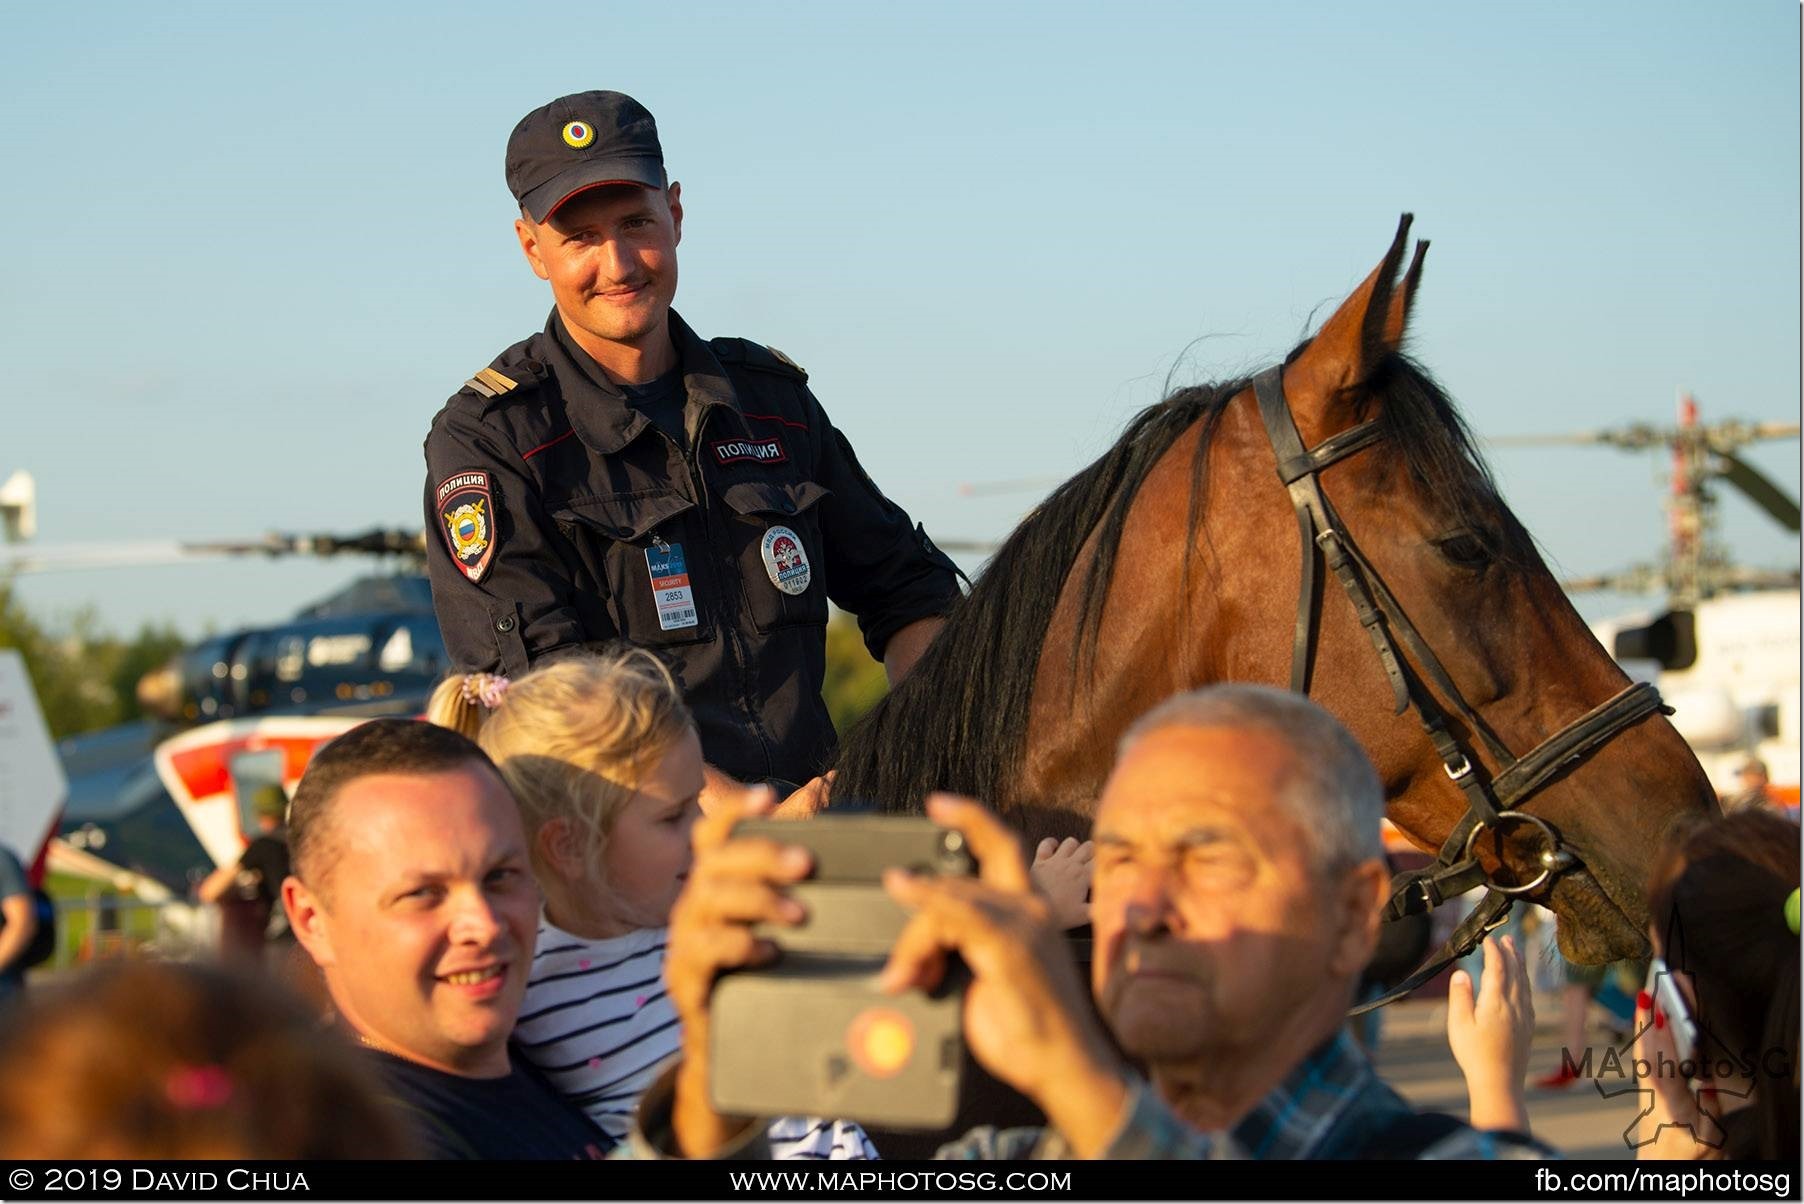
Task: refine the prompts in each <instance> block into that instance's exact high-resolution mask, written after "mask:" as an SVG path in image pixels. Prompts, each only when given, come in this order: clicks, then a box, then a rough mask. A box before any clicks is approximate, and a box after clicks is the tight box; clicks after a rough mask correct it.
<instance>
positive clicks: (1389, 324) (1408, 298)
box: [1384, 238, 1428, 351]
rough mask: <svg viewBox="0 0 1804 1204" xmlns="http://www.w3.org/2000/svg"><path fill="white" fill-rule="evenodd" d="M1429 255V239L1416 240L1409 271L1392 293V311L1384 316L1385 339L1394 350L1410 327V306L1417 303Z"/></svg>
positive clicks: (1400, 343) (1401, 342)
mask: <svg viewBox="0 0 1804 1204" xmlns="http://www.w3.org/2000/svg"><path fill="white" fill-rule="evenodd" d="M1427 255H1428V240H1427V239H1426V238H1423V239H1418V240H1417V241H1416V253H1415V254H1414V255H1412V256H1410V260H1409V271H1407V272H1405V273H1403V283H1402V284H1400V285H1398V286H1397V290H1396V292H1394V293H1393V294H1392V295H1391V308H1390V312H1389V313H1387V314H1385V316H1384V341H1385V344H1386V346H1388V347H1390V348H1391V349H1392V350H1393V351H1394V350H1396V349H1397V348H1398V347H1400V346H1402V344H1403V332H1404V331H1405V330H1406V329H1407V328H1408V327H1409V311H1410V307H1411V306H1413V305H1414V304H1415V303H1416V286H1417V285H1419V284H1421V283H1422V260H1423V259H1424V258H1426V257H1427Z"/></svg>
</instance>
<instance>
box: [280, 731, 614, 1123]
mask: <svg viewBox="0 0 1804 1204" xmlns="http://www.w3.org/2000/svg"><path fill="white" fill-rule="evenodd" d="M288 841H289V848H290V856H291V858H292V863H293V873H292V875H291V876H290V877H289V878H288V879H287V881H286V882H284V883H283V888H282V901H283V905H284V906H285V907H286V908H287V910H288V917H289V922H290V923H291V924H292V925H293V928H294V933H295V936H296V937H297V938H298V939H299V940H300V942H301V944H302V945H303V946H305V947H306V950H307V952H308V953H309V954H310V955H311V956H312V958H313V960H314V961H315V962H316V963H317V964H318V965H319V967H320V969H321V970H322V971H323V972H324V975H325V979H326V988H327V990H328V991H329V993H330V994H331V998H332V1004H333V1007H334V1008H335V1009H336V1011H337V1013H338V1019H339V1021H340V1023H341V1024H342V1025H343V1026H344V1028H345V1029H346V1031H347V1033H348V1034H349V1035H350V1036H352V1037H353V1038H355V1039H356V1040H357V1041H358V1042H359V1043H360V1044H361V1045H362V1046H363V1047H364V1049H365V1050H367V1051H368V1053H369V1055H370V1056H371V1057H372V1058H373V1059H375V1061H376V1063H377V1066H378V1069H379V1070H380V1071H381V1073H382V1075H383V1078H384V1080H385V1081H386V1082H387V1083H388V1085H389V1087H390V1090H391V1091H392V1093H393V1095H392V1098H393V1099H394V1102H396V1103H397V1104H399V1105H400V1106H401V1108H402V1110H403V1111H404V1113H405V1114H406V1115H407V1116H408V1117H410V1118H411V1119H412V1121H413V1122H414V1127H415V1129H416V1130H417V1134H418V1137H419V1141H420V1144H421V1145H422V1146H423V1147H424V1148H425V1149H426V1150H427V1151H428V1153H429V1155H430V1156H431V1157H434V1158H484V1159H490V1158H493V1159H524V1158H551V1159H565V1158H599V1157H601V1156H602V1155H603V1154H604V1153H605V1152H606V1151H607V1149H608V1147H609V1145H610V1144H611V1143H610V1141H609V1139H608V1138H607V1137H606V1136H605V1135H604V1134H602V1132H601V1131H600V1130H599V1129H597V1128H595V1127H594V1126H593V1125H592V1124H590V1122H589V1120H588V1118H587V1117H585V1116H584V1115H583V1114H582V1113H581V1112H580V1111H578V1110H577V1109H575V1108H572V1107H571V1106H570V1105H568V1104H566V1103H565V1102H564V1101H563V1099H562V1098H560V1097H559V1096H558V1094H557V1093H556V1091H554V1090H553V1089H552V1088H551V1086H550V1085H549V1084H548V1083H547V1082H546V1081H545V1080H544V1079H543V1078H541V1077H540V1076H539V1075H538V1073H537V1072H536V1071H534V1070H532V1069H531V1068H530V1067H529V1066H528V1065H527V1064H526V1063H525V1062H524V1061H522V1060H521V1059H519V1058H516V1057H513V1056H512V1055H511V1054H510V1051H509V1049H508V1036H509V1034H511V1033H512V1032H513V1029H514V1020H515V1018H516V1017H517V1016H518V1014H519V1011H520V1000H521V998H522V996H523V995H524V994H525V991H526V978H527V973H528V971H529V970H530V968H531V965H532V954H533V941H534V938H535V935H536V933H537V930H538V919H539V891H538V887H537V886H536V885H535V884H534V882H533V877H532V870H531V866H530V864H529V862H528V860H527V851H526V834H525V830H524V829H523V828H522V826H521V822H520V814H519V808H518V807H517V805H516V804H515V802H514V799H513V796H512V795H511V794H509V793H508V789H507V787H506V786H505V785H504V784H503V783H502V780H501V775H500V774H499V773H498V772H496V770H495V767H494V765H493V764H492V763H491V762H490V761H489V759H488V757H487V756H486V755H484V753H483V752H482V750H481V749H479V748H477V747H476V745H474V744H472V743H471V742H470V741H468V740H466V739H464V738H463V737H462V736H460V735H458V734H457V733H456V732H453V731H450V730H448V729H446V728H442V727H439V726H437V725H435V724H430V723H420V722H416V721H413V720H407V719H377V720H373V721H371V722H369V723H365V724H363V725H361V726H359V727H355V728H352V729H351V730H350V731H349V732H347V733H346V734H344V735H342V736H340V737H338V738H337V739H336V740H333V741H332V742H331V743H330V744H327V745H326V746H325V747H324V748H322V749H321V750H320V751H319V753H318V754H317V755H315V757H314V758H313V761H312V763H311V764H309V765H308V767H307V772H306V775H305V776H304V777H302V778H301V782H300V786H299V787H298V788H297V789H296V791H295V795H294V802H293V804H292V806H291V808H290V814H289V825H288Z"/></svg>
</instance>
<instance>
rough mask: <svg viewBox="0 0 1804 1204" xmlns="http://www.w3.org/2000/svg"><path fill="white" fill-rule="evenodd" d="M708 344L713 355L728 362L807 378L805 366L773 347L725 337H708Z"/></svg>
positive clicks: (797, 378)
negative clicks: (712, 350)
mask: <svg viewBox="0 0 1804 1204" xmlns="http://www.w3.org/2000/svg"><path fill="white" fill-rule="evenodd" d="M708 346H710V347H712V348H713V349H714V354H715V355H717V356H719V357H720V358H721V359H722V360H724V361H727V362H728V363H739V364H744V365H745V366H746V367H748V368H755V369H757V370H759V371H761V372H774V373H776V374H777V375H778V376H788V377H792V378H794V379H796V380H800V381H806V380H807V379H808V370H807V369H806V368H803V367H802V365H800V364H798V363H796V362H795V361H794V360H792V359H790V358H789V357H788V356H787V355H784V354H783V353H782V352H781V351H778V350H777V349H776V348H775V347H766V346H764V345H763V344H761V343H754V342H752V341H751V340H750V339H726V338H722V339H709V340H708Z"/></svg>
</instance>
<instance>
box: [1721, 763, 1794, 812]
mask: <svg viewBox="0 0 1804 1204" xmlns="http://www.w3.org/2000/svg"><path fill="white" fill-rule="evenodd" d="M1750 807H1752V808H1761V809H1765V810H1768V811H1779V812H1784V811H1787V810H1789V809H1788V808H1787V807H1786V806H1785V804H1784V803H1782V802H1781V801H1780V800H1779V798H1778V796H1776V795H1775V794H1774V793H1773V783H1772V779H1771V778H1770V777H1769V776H1768V775H1767V771H1766V762H1765V761H1762V760H1760V759H1759V758H1758V757H1750V758H1748V759H1747V760H1746V761H1743V762H1742V763H1741V766H1740V767H1739V768H1738V769H1736V771H1735V789H1734V791H1732V792H1731V793H1729V794H1725V795H1724V796H1723V814H1724V815H1729V814H1733V813H1734V812H1736V811H1745V810H1747V809H1749V808H1750Z"/></svg>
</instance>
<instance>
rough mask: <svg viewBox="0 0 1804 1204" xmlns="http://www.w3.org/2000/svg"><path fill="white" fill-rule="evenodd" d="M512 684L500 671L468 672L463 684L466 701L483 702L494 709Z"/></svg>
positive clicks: (505, 695)
mask: <svg viewBox="0 0 1804 1204" xmlns="http://www.w3.org/2000/svg"><path fill="white" fill-rule="evenodd" d="M511 685H513V683H512V682H511V681H509V680H508V679H507V678H505V677H503V676H501V674H499V673H466V674H464V684H463V696H464V701H465V702H468V703H481V704H482V705H483V706H484V707H486V708H488V709H489V710H491V711H492V710H494V709H495V708H496V707H498V706H500V705H501V700H502V699H504V698H506V697H507V689H508V687H509V686H511Z"/></svg>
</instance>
